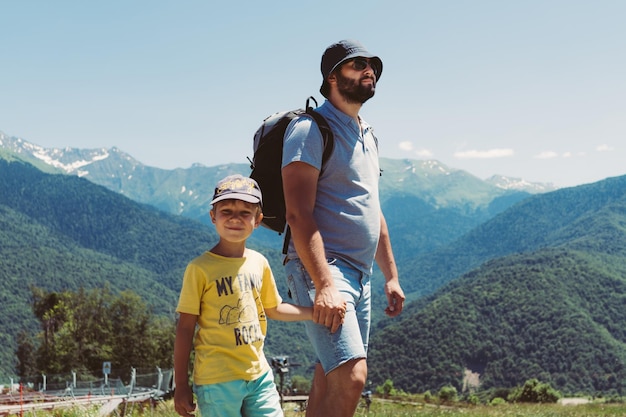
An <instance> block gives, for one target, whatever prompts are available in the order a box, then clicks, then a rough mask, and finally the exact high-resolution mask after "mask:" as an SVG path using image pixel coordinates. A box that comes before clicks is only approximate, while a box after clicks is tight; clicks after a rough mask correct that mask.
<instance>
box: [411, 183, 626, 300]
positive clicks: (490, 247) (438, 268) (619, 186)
mask: <svg viewBox="0 0 626 417" xmlns="http://www.w3.org/2000/svg"><path fill="white" fill-rule="evenodd" d="M625 193H626V176H622V177H615V178H608V179H606V180H603V181H599V182H597V183H594V184H586V185H581V186H578V187H572V188H565V189H561V190H557V191H553V192H550V193H546V194H540V195H534V196H531V197H529V198H527V199H524V200H522V201H521V202H519V203H517V204H516V205H514V206H512V207H511V208H509V209H507V210H506V211H504V212H502V213H500V214H498V215H497V216H495V217H494V218H493V219H491V220H489V221H487V222H484V223H482V224H480V225H479V226H477V227H476V228H474V229H473V230H471V231H470V232H468V233H467V234H465V235H464V236H462V237H461V238H459V239H457V240H456V241H454V242H452V243H451V244H449V245H446V246H445V247H442V248H441V249H439V250H437V251H434V252H432V253H428V254H421V255H418V256H415V257H413V258H412V259H411V260H407V262H406V263H405V264H403V266H402V267H403V269H405V270H406V271H411V272H412V274H413V275H412V279H411V280H409V281H408V282H406V283H405V290H408V292H416V294H420V295H425V294H429V293H431V292H433V291H434V290H436V289H437V288H439V287H441V286H442V285H444V284H445V283H447V282H448V281H450V280H452V279H454V278H456V277H458V276H459V275H461V274H463V273H465V272H467V271H469V270H470V269H473V268H475V267H478V266H479V265H481V264H482V263H483V262H485V261H488V260H490V259H494V258H498V257H502V256H507V255H509V254H514V253H520V252H530V251H534V250H537V249H539V248H543V247H553V246H558V245H562V244H568V245H570V246H572V247H575V248H576V249H581V250H596V251H598V250H599V249H598V248H597V247H596V245H599V244H603V245H606V244H610V242H611V238H610V237H608V236H606V234H607V233H617V232H616V231H615V226H614V225H612V224H609V225H606V226H605V228H604V229H599V228H597V227H592V226H594V225H595V224H596V223H597V222H602V221H605V220H603V219H604V217H603V216H602V215H603V214H606V212H607V211H610V210H612V209H613V208H614V206H615V207H621V206H622V205H623V204H624V201H625V200H626V197H625ZM608 218H610V219H613V221H617V220H616V219H617V218H618V217H616V215H615V214H612V215H610V216H608ZM618 230H619V228H618ZM592 231H593V233H594V235H590V233H591V232H592ZM597 235H599V236H597Z"/></svg>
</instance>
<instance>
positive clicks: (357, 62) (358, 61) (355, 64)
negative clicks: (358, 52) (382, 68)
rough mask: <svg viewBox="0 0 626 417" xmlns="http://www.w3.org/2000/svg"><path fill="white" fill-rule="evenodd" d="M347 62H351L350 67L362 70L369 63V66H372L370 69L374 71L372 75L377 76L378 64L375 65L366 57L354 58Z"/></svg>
mask: <svg viewBox="0 0 626 417" xmlns="http://www.w3.org/2000/svg"><path fill="white" fill-rule="evenodd" d="M348 62H352V68H354V69H355V70H356V71H363V70H364V69H365V68H367V66H368V65H369V66H370V67H372V71H374V75H375V76H376V78H378V73H379V71H378V66H377V65H375V64H374V62H373V61H371V60H369V59H367V58H354V59H353V60H352V61H348Z"/></svg>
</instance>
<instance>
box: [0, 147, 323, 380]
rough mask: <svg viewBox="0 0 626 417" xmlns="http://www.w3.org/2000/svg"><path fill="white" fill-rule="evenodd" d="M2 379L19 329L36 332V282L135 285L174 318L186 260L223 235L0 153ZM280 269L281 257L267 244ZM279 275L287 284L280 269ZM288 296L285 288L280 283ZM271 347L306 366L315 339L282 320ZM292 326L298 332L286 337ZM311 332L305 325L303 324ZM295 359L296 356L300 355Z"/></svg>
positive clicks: (10, 367) (73, 286)
mask: <svg viewBox="0 0 626 417" xmlns="http://www.w3.org/2000/svg"><path fill="white" fill-rule="evenodd" d="M0 178H1V181H0V312H1V313H2V316H3V319H2V320H1V321H0V340H1V341H2V342H3V346H4V347H5V348H4V349H3V350H2V352H0V377H2V376H5V377H8V376H9V375H14V367H15V364H16V362H15V357H14V352H15V348H16V336H17V334H18V332H19V331H20V330H23V329H25V330H29V329H30V330H32V331H33V332H35V331H36V330H37V323H36V321H35V319H34V316H33V314H32V311H31V307H30V301H29V300H30V286H31V285H35V286H37V287H40V288H43V289H45V290H47V291H62V290H77V289H79V288H81V287H84V288H97V287H101V286H103V285H104V284H105V283H108V284H109V285H110V288H111V290H112V291H114V292H119V291H122V290H125V289H130V290H132V291H134V292H135V293H137V294H138V295H140V296H141V297H142V298H143V299H144V300H146V302H147V303H149V305H150V306H151V308H152V309H153V310H154V311H155V313H158V314H166V315H168V316H169V317H172V318H173V310H174V308H175V305H176V300H177V296H178V290H179V288H180V281H181V278H182V274H183V271H184V267H185V265H186V263H187V262H188V261H189V260H190V259H191V258H193V257H195V256H197V255H198V254H200V253H202V251H204V250H207V249H209V248H210V247H211V246H212V245H213V244H214V243H215V242H216V234H215V232H214V230H213V228H212V227H208V226H205V225H203V224H201V223H199V222H195V221H192V220H189V219H186V218H182V217H177V216H173V215H169V214H166V213H163V212H161V211H158V210H156V209H154V208H152V207H150V206H147V205H141V204H138V203H136V202H134V201H132V200H130V199H128V198H126V197H123V196H121V195H119V194H117V193H114V192H112V191H109V190H107V189H105V188H104V187H101V186H98V185H94V184H93V183H91V182H89V181H87V180H84V179H81V178H78V177H73V176H65V175H50V174H44V173H42V172H41V171H39V170H38V169H36V168H34V167H33V166H31V165H29V164H25V163H21V162H7V161H5V160H2V159H0ZM265 253H266V254H267V256H268V258H269V259H270V262H271V263H272V264H273V265H274V270H275V271H277V272H278V273H280V272H281V268H280V267H279V266H278V265H280V256H279V254H278V253H276V252H275V251H273V250H266V251H265ZM277 282H278V284H279V286H280V288H281V290H283V289H284V279H282V277H281V276H279V277H278V278H277ZM282 292H283V294H284V293H285V292H284V291H282ZM271 329H272V331H274V332H275V333H276V334H277V337H276V339H277V340H280V339H282V341H291V343H288V344H287V345H286V346H282V345H281V346H280V347H276V348H274V347H273V346H272V344H271V342H270V343H268V344H269V349H270V351H273V352H275V353H276V354H291V352H294V354H295V355H296V356H297V360H296V361H298V362H303V363H305V364H308V363H309V361H310V360H312V359H311V356H307V354H310V352H309V350H308V346H304V347H294V344H295V343H296V342H297V341H298V333H299V332H301V327H300V326H297V324H291V325H284V324H282V323H276V325H275V326H271ZM285 331H289V332H292V333H294V337H293V338H291V339H289V338H287V337H278V335H279V334H280V333H281V332H285ZM302 333H303V332H302ZM294 362H295V361H294Z"/></svg>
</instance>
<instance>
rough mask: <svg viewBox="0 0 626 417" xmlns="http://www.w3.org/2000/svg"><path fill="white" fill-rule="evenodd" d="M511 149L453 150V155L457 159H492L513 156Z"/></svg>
mask: <svg viewBox="0 0 626 417" xmlns="http://www.w3.org/2000/svg"><path fill="white" fill-rule="evenodd" d="M513 154H514V152H513V149H489V150H486V151H477V150H471V151H462V152H455V153H454V157H455V158H458V159H492V158H504V157H507V156H513Z"/></svg>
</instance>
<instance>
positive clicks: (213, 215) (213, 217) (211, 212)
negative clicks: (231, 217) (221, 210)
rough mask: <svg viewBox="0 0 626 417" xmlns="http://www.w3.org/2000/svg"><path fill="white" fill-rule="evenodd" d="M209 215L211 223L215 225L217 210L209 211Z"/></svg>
mask: <svg viewBox="0 0 626 417" xmlns="http://www.w3.org/2000/svg"><path fill="white" fill-rule="evenodd" d="M209 215H210V216H211V223H213V224H215V209H213V208H212V209H211V210H209Z"/></svg>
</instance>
